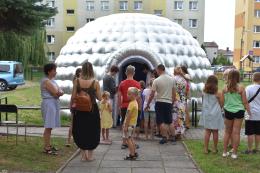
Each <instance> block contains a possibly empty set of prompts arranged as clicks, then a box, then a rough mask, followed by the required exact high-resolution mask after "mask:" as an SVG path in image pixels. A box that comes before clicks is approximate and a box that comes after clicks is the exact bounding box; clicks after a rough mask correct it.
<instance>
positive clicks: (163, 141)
mask: <svg viewBox="0 0 260 173" xmlns="http://www.w3.org/2000/svg"><path fill="white" fill-rule="evenodd" d="M165 143H167V139H166V138H162V139H161V140H160V142H159V144H165Z"/></svg>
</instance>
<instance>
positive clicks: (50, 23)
mask: <svg viewBox="0 0 260 173" xmlns="http://www.w3.org/2000/svg"><path fill="white" fill-rule="evenodd" d="M45 26H46V27H54V26H55V18H54V17H51V18H49V19H47V21H46V25H45Z"/></svg>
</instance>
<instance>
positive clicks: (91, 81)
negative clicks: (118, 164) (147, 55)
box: [41, 62, 260, 161]
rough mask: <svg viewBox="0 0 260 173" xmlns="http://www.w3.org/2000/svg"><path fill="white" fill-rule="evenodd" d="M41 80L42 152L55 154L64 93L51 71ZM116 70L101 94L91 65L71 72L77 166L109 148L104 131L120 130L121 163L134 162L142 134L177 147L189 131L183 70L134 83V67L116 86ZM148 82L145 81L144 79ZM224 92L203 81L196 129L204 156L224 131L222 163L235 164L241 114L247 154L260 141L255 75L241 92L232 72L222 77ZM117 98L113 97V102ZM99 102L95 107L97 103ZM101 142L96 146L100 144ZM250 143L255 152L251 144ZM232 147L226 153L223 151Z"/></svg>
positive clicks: (259, 77) (213, 80)
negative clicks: (202, 132) (230, 160)
mask: <svg viewBox="0 0 260 173" xmlns="http://www.w3.org/2000/svg"><path fill="white" fill-rule="evenodd" d="M44 72H45V74H46V77H45V78H44V79H43V80H42V82H41V96H42V115H43V119H44V127H45V131H44V135H43V137H44V152H45V153H46V154H52V155H56V154H57V148H55V147H54V146H53V145H51V130H52V129H53V128H55V127H59V126H60V114H59V106H60V103H59V97H60V96H62V95H63V91H62V90H61V89H60V88H59V86H58V85H57V83H56V82H55V80H54V78H55V75H56V65H55V64H47V65H45V66H44ZM118 72H119V69H118V67H116V66H112V67H111V68H110V70H109V72H108V73H107V74H106V75H105V76H104V78H103V90H102V89H101V88H100V85H99V82H98V80H96V79H95V75H94V70H93V66H92V64H91V63H90V62H86V63H84V64H83V65H82V68H79V69H77V70H76V73H75V77H74V79H73V90H72V96H71V101H70V108H71V115H72V123H71V127H70V130H69V134H68V140H67V143H66V146H70V145H71V135H72V136H73V139H74V142H75V143H76V145H77V146H78V147H79V148H80V149H81V153H82V158H81V160H82V161H92V160H94V158H93V151H94V149H95V148H96V147H97V146H98V145H99V143H100V142H101V143H104V144H111V143H112V140H111V138H110V136H109V129H110V128H112V127H113V126H114V127H116V126H117V125H119V127H120V130H121V131H122V145H121V149H126V148H128V149H129V155H127V156H126V157H125V158H124V159H125V160H136V159H137V158H138V157H139V154H138V152H137V149H138V148H139V147H140V146H139V145H138V144H137V143H136V139H139V138H140V137H142V136H140V131H144V136H143V137H142V138H143V139H145V140H148V139H154V137H155V136H157V137H160V138H161V139H160V141H159V143H160V144H161V145H163V144H165V143H172V144H173V145H174V144H176V140H177V139H178V138H181V136H182V134H183V133H184V131H185V129H189V125H190V124H189V117H190V115H189V107H188V104H187V102H188V99H189V98H190V82H191V77H190V76H189V74H188V71H187V67H184V66H183V67H175V68H174V71H173V74H172V75H169V74H167V73H166V69H165V66H164V65H162V64H159V65H158V66H157V68H156V70H155V71H154V72H153V73H149V78H148V79H146V81H136V80H134V76H135V67H134V66H132V65H129V66H127V67H126V71H125V75H126V79H125V80H123V81H121V82H120V83H119V85H118V86H117V85H116V79H115V76H116V75H117V73H118ZM147 76H148V75H147ZM224 79H225V87H224V89H223V90H222V91H219V89H218V79H217V77H216V76H214V75H211V76H209V77H208V79H207V81H206V84H205V87H204V90H203V104H202V115H201V118H200V122H199V124H200V125H201V126H203V127H204V128H205V136H204V153H205V154H208V153H209V152H210V149H209V147H208V146H209V140H210V136H211V133H212V134H213V141H214V145H213V153H217V152H218V147H217V145H218V139H219V136H218V131H219V130H222V129H223V128H225V131H224V139H223V141H224V146H223V154H222V156H223V157H228V156H229V155H230V153H232V154H231V158H233V159H236V158H237V157H238V156H237V151H238V146H239V142H240V131H241V126H242V122H243V119H244V115H245V112H246V114H247V115H248V118H247V120H246V121H245V129H246V130H245V133H246V135H248V150H247V151H245V153H246V154H251V153H255V152H257V151H258V148H259V146H258V145H259V141H260V136H259V135H260V124H259V123H260V116H259V115H260V109H259V106H260V95H258V93H259V91H260V89H259V88H260V87H259V85H260V73H255V74H254V75H253V82H254V84H252V85H250V86H248V87H247V88H246V89H245V88H243V87H242V86H241V85H240V84H239V82H240V75H239V72H238V71H237V70H234V69H232V70H229V71H226V72H225V73H224ZM116 96H117V97H116ZM97 101H98V102H97ZM100 139H101V141H100ZM254 139H255V148H254V149H253V141H254ZM228 146H231V151H228Z"/></svg>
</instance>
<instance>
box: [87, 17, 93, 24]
mask: <svg viewBox="0 0 260 173" xmlns="http://www.w3.org/2000/svg"><path fill="white" fill-rule="evenodd" d="M94 20H95V18H86V23H89V22H92V21H94Z"/></svg>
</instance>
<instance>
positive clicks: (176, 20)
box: [174, 19, 183, 25]
mask: <svg viewBox="0 0 260 173" xmlns="http://www.w3.org/2000/svg"><path fill="white" fill-rule="evenodd" d="M182 21H183V20H182V19H174V22H176V23H178V24H179V25H182Z"/></svg>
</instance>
